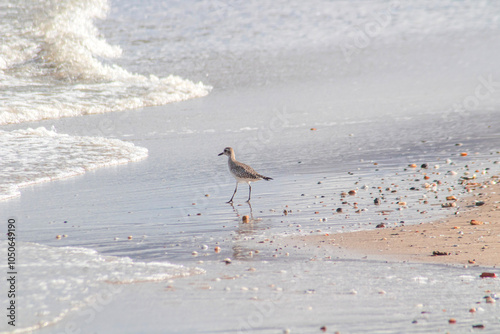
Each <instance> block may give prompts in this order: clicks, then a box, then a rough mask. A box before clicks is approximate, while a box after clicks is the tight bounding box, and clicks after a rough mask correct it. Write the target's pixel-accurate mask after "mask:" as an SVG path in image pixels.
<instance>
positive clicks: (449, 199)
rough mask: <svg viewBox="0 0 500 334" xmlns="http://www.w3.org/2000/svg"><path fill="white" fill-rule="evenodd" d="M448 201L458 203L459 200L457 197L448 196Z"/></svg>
mask: <svg viewBox="0 0 500 334" xmlns="http://www.w3.org/2000/svg"><path fill="white" fill-rule="evenodd" d="M446 200H447V201H456V200H457V198H456V197H455V196H446Z"/></svg>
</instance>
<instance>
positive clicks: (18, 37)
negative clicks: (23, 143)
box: [0, 0, 211, 125]
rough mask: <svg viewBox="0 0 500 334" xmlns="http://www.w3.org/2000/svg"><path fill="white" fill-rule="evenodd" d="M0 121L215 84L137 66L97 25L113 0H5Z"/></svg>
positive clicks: (135, 102)
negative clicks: (133, 69)
mask: <svg viewBox="0 0 500 334" xmlns="http://www.w3.org/2000/svg"><path fill="white" fill-rule="evenodd" d="M0 8H2V11H0V22H1V23H0V42H1V44H0V45H1V46H0V87H1V88H2V90H3V93H2V95H0V125H1V124H9V123H22V122H29V121H37V120H42V119H50V118H60V117H72V116H81V115H86V114H96V113H105V112H112V111H121V110H125V109H135V108H141V107H146V106H154V105H162V104H166V103H170V102H178V101H183V100H187V99H190V98H195V97H201V96H205V95H207V94H208V93H209V91H210V89H211V87H209V86H206V85H204V84H202V83H193V82H191V81H189V80H186V79H183V78H180V77H178V76H175V75H170V76H167V77H163V78H160V77H157V76H154V75H149V76H146V75H141V74H135V73H130V72H129V71H127V70H126V69H124V68H122V67H120V66H118V65H116V64H113V63H111V62H110V61H109V59H112V58H117V57H120V56H121V54H122V50H121V48H120V47H119V46H117V45H110V44H109V43H108V42H107V41H106V39H105V38H104V37H103V36H102V35H101V34H100V32H99V30H98V29H97V27H96V26H95V24H94V21H95V20H96V19H104V18H105V17H106V14H107V12H108V10H109V6H108V2H107V1H106V0H82V1H80V0H79V1H76V0H65V1H60V0H45V1H25V0H18V1H16V2H14V3H12V2H6V3H5V1H3V0H0Z"/></svg>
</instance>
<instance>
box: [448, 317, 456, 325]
mask: <svg viewBox="0 0 500 334" xmlns="http://www.w3.org/2000/svg"><path fill="white" fill-rule="evenodd" d="M448 323H450V324H456V323H457V320H456V319H453V318H451V319H449V320H448Z"/></svg>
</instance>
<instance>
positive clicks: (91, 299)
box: [0, 241, 204, 333]
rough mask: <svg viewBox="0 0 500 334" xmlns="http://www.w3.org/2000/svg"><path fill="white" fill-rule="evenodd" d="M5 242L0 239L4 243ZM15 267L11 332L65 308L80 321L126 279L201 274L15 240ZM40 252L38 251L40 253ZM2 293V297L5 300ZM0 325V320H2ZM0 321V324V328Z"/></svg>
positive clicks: (47, 321) (41, 323)
mask: <svg viewBox="0 0 500 334" xmlns="http://www.w3.org/2000/svg"><path fill="white" fill-rule="evenodd" d="M6 248H7V242H6V241H1V242H0V249H6ZM18 249H19V257H20V258H21V259H22V261H21V262H20V263H19V264H18V271H19V272H20V273H22V293H20V294H19V297H18V303H19V305H22V317H21V319H20V320H19V323H18V326H16V331H15V333H28V332H29V333H31V331H33V330H36V329H39V328H43V327H46V326H49V325H51V324H54V323H57V322H58V321H60V320H61V319H63V318H64V317H65V316H66V315H68V314H69V313H71V312H75V311H80V312H78V313H76V314H75V317H76V318H81V319H83V321H85V320H88V319H90V317H92V316H95V314H93V312H96V310H100V309H101V308H102V307H104V306H106V305H107V304H109V303H111V302H112V301H113V299H115V298H117V296H118V295H119V294H121V293H124V292H125V291H126V289H127V285H128V284H133V283H142V282H157V281H163V280H168V279H175V278H180V277H186V276H191V275H198V274H203V273H204V270H203V269H200V268H196V267H191V268H190V267H184V266H181V265H174V264H170V263H167V262H149V263H146V262H138V261H132V260H131V259H130V258H127V257H114V256H104V255H102V254H100V253H98V252H97V251H95V250H92V249H88V248H81V247H49V246H43V245H40V244H36V243H26V242H21V243H18ZM40 254H43V256H40ZM7 301H8V300H7V299H6V298H3V299H2V302H1V304H2V306H6V303H7ZM2 326H3V325H2ZM1 328H2V327H0V332H2V330H1Z"/></svg>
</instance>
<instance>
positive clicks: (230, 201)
mask: <svg viewBox="0 0 500 334" xmlns="http://www.w3.org/2000/svg"><path fill="white" fill-rule="evenodd" d="M236 190H238V182H236V188H234V193H233V196H231V199H230V200H229V202H226V203H233V198H234V195H236Z"/></svg>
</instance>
